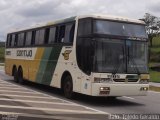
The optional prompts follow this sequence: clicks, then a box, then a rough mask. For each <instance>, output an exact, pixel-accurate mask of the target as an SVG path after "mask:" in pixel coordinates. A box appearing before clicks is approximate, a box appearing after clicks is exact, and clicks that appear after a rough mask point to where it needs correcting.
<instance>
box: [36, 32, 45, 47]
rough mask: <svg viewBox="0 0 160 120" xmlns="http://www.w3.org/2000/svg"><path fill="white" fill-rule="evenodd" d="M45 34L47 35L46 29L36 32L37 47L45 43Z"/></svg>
mask: <svg viewBox="0 0 160 120" xmlns="http://www.w3.org/2000/svg"><path fill="white" fill-rule="evenodd" d="M44 34H45V29H40V30H37V31H36V36H35V44H36V45H42V44H43V43H44Z"/></svg>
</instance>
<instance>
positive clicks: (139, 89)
mask: <svg viewBox="0 0 160 120" xmlns="http://www.w3.org/2000/svg"><path fill="white" fill-rule="evenodd" d="M106 87H107V88H109V91H108V90H107V91H106V92H105V91H101V89H100V88H106ZM143 88H145V90H144V89H143ZM146 88H147V90H146ZM148 89H149V84H126V83H123V84H106V83H105V84H104V83H93V84H92V96H145V95H147V91H148Z"/></svg>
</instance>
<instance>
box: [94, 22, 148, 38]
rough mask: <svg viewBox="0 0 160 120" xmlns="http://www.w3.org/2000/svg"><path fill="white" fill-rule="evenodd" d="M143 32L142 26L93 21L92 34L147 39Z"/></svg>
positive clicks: (143, 27)
mask: <svg viewBox="0 0 160 120" xmlns="http://www.w3.org/2000/svg"><path fill="white" fill-rule="evenodd" d="M145 31H146V30H145V26H144V25H139V24H133V23H132V24H131V23H123V22H113V21H106V20H94V27H93V32H94V33H96V34H106V35H117V36H128V37H138V38H139V37H140V38H147V34H146V32H145Z"/></svg>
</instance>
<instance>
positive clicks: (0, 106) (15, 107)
mask: <svg viewBox="0 0 160 120" xmlns="http://www.w3.org/2000/svg"><path fill="white" fill-rule="evenodd" d="M0 108H13V109H23V110H42V111H50V112H62V113H64V112H66V113H85V114H104V113H99V112H92V111H85V110H83V111H81V110H68V109H67V110H65V109H53V108H41V107H24V106H11V105H0Z"/></svg>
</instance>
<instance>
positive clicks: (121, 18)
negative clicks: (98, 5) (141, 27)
mask: <svg viewBox="0 0 160 120" xmlns="http://www.w3.org/2000/svg"><path fill="white" fill-rule="evenodd" d="M83 18H96V19H104V20H114V21H119V22H131V23H137V24H145V22H144V21H141V20H136V19H130V18H127V17H119V16H111V15H100V14H94V15H80V16H73V17H70V18H65V19H61V20H57V21H53V22H48V23H47V24H43V25H38V26H34V27H30V28H23V29H19V30H14V31H12V32H9V33H15V32H20V31H26V30H30V29H36V28H41V27H45V26H51V25H55V24H62V23H66V22H72V21H74V20H76V19H83Z"/></svg>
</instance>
